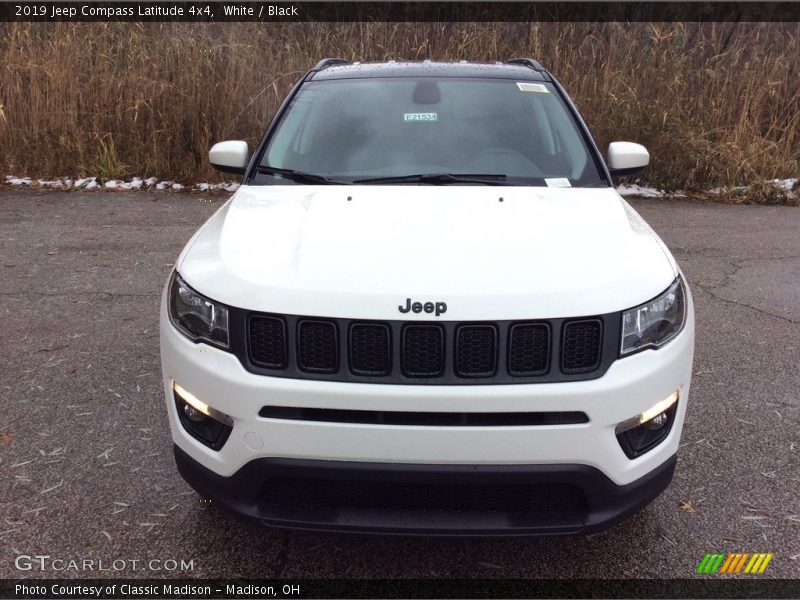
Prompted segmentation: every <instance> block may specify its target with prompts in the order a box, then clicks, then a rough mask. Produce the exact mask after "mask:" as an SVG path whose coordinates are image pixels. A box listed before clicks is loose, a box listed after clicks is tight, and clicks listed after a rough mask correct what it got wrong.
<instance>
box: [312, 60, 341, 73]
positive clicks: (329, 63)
mask: <svg viewBox="0 0 800 600" xmlns="http://www.w3.org/2000/svg"><path fill="white" fill-rule="evenodd" d="M349 64H350V61H349V60H345V59H343V58H323V59H322V60H321V61H319V62H318V63H317V64H316V65H314V67H313V68H312V69H311V70H312V71H322V70H323V69H327V68H328V67H333V66H334V65H349Z"/></svg>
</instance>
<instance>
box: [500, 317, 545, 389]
mask: <svg viewBox="0 0 800 600" xmlns="http://www.w3.org/2000/svg"><path fill="white" fill-rule="evenodd" d="M549 359H550V327H549V326H548V325H547V324H546V323H517V324H515V325H512V326H511V331H510V335H509V343H508V372H509V374H511V375H514V376H517V377H520V376H522V377H524V376H528V377H530V376H533V375H543V374H544V373H547V368H548V367H549V366H550V365H549V363H550V360H549Z"/></svg>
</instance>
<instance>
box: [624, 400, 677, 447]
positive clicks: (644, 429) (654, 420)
mask: <svg viewBox="0 0 800 600" xmlns="http://www.w3.org/2000/svg"><path fill="white" fill-rule="evenodd" d="M677 408H678V390H675V391H674V392H672V393H671V394H670V395H669V396H668V397H667V398H665V399H664V400H662V401H661V402H659V403H657V404H655V405H654V406H652V407H650V408H649V409H647V410H646V411H644V412H643V413H642V414H640V415H637V416H635V417H633V418H632V419H628V420H627V421H623V422H622V423H620V424H619V425H617V427H616V434H617V441H618V442H619V445H620V446H621V447H622V450H623V451H624V452H625V454H626V455H627V456H628V458H636V457H637V456H641V455H642V454H644V453H645V452H648V451H650V450H652V449H653V448H655V447H656V446H657V445H658V444H660V443H661V442H663V441H664V440H665V439H666V437H667V435H669V432H670V429H672V423H673V422H674V421H675V413H676V412H677Z"/></svg>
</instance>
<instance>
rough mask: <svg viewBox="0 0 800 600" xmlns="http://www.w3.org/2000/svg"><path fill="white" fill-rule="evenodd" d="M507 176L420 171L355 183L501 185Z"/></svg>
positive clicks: (359, 180) (360, 180) (357, 180)
mask: <svg viewBox="0 0 800 600" xmlns="http://www.w3.org/2000/svg"><path fill="white" fill-rule="evenodd" d="M506 179H507V178H506V176H505V175H502V174H495V173H457V174H453V173H420V174H418V175H396V176H392V177H373V178H371V179H356V180H355V181H353V183H366V184H370V183H379V184H380V183H431V184H434V185H448V184H452V183H477V184H482V185H500V184H501V182H503V181H505V180H506Z"/></svg>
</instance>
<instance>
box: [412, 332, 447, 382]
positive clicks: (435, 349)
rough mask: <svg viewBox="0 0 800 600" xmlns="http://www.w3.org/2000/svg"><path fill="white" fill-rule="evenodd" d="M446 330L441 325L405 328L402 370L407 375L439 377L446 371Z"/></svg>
mask: <svg viewBox="0 0 800 600" xmlns="http://www.w3.org/2000/svg"><path fill="white" fill-rule="evenodd" d="M444 355H445V350H444V330H443V329H442V328H441V327H440V326H439V325H406V326H405V327H404V328H403V352H402V370H403V375H405V376H406V377H438V376H440V375H441V374H442V373H443V372H444Z"/></svg>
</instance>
